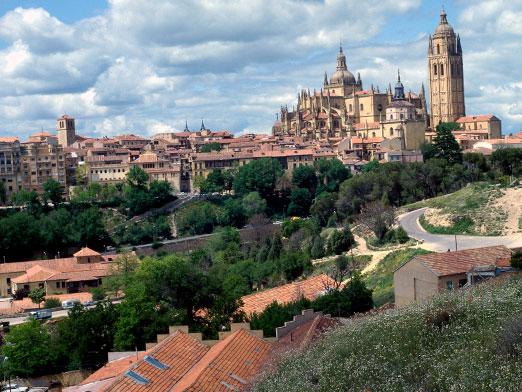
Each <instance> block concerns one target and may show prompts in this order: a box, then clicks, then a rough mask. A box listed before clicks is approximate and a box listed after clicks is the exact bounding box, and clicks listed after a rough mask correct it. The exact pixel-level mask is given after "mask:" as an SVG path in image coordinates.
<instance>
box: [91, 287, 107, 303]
mask: <svg viewBox="0 0 522 392" xmlns="http://www.w3.org/2000/svg"><path fill="white" fill-rule="evenodd" d="M91 294H92V300H93V301H103V300H104V299H105V290H104V289H102V288H101V287H95V288H94V289H92V290H91Z"/></svg>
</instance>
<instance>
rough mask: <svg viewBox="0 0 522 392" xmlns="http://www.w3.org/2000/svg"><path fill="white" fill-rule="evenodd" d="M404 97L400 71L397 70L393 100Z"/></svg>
mask: <svg viewBox="0 0 522 392" xmlns="http://www.w3.org/2000/svg"><path fill="white" fill-rule="evenodd" d="M402 99H405V96H404V86H403V85H402V83H401V72H400V70H397V83H396V84H395V94H394V95H393V100H394V101H399V100H402Z"/></svg>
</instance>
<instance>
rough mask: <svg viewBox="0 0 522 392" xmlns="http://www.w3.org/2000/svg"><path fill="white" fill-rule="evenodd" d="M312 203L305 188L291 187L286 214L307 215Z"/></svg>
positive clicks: (310, 196)
mask: <svg viewBox="0 0 522 392" xmlns="http://www.w3.org/2000/svg"><path fill="white" fill-rule="evenodd" d="M311 205H312V195H311V194H310V192H309V191H308V189H305V188H295V189H292V193H291V195H290V204H289V205H288V210H287V212H288V215H290V216H301V217H305V216H308V215H309V213H310V206H311Z"/></svg>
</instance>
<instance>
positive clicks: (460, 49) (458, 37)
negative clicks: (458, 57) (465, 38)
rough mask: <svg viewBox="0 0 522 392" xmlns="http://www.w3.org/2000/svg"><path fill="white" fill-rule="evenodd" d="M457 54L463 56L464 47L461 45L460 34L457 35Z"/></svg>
mask: <svg viewBox="0 0 522 392" xmlns="http://www.w3.org/2000/svg"><path fill="white" fill-rule="evenodd" d="M457 54H462V45H461V44H460V34H457Z"/></svg>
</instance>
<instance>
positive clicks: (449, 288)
mask: <svg viewBox="0 0 522 392" xmlns="http://www.w3.org/2000/svg"><path fill="white" fill-rule="evenodd" d="M446 287H447V289H448V290H453V281H451V280H448V281H447V282H446Z"/></svg>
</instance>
